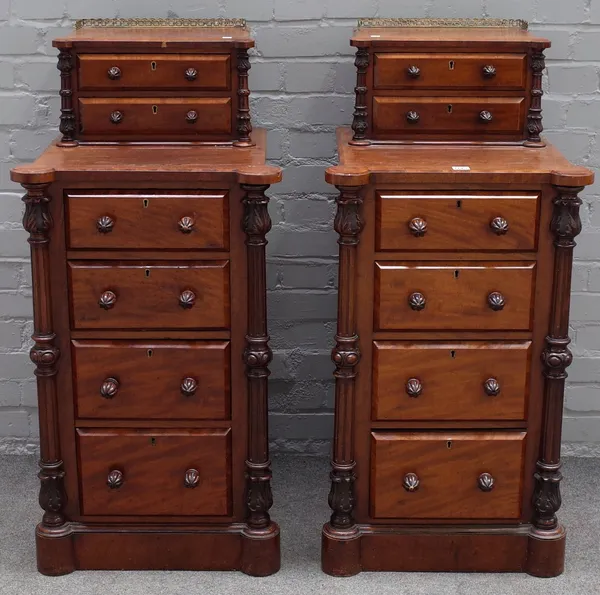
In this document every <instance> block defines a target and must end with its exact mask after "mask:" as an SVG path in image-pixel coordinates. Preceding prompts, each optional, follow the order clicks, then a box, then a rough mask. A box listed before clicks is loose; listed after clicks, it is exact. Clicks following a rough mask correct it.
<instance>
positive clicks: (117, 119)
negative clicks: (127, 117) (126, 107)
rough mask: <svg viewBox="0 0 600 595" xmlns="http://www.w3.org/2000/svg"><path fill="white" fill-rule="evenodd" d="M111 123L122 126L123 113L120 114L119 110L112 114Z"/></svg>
mask: <svg viewBox="0 0 600 595" xmlns="http://www.w3.org/2000/svg"><path fill="white" fill-rule="evenodd" d="M110 121H111V122H112V123H113V124H120V123H121V122H122V121H123V112H120V111H119V110H115V111H114V112H112V113H111V114H110Z"/></svg>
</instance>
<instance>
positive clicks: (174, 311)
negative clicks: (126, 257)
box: [68, 260, 230, 329]
mask: <svg viewBox="0 0 600 595" xmlns="http://www.w3.org/2000/svg"><path fill="white" fill-rule="evenodd" d="M68 272H69V293H70V299H71V322H72V326H73V328H76V329H97V328H110V329H121V328H129V329H162V328H164V329H168V328H173V329H178V328H180V329H227V328H228V327H229V319H230V304H229V299H230V298H229V261H227V260H223V261H203V262H195V263H192V264H162V263H156V262H146V263H144V262H140V263H138V262H131V263H127V264H122V263H118V264H114V263H111V262H99V263H98V262H93V263H89V262H70V263H69V268H68Z"/></svg>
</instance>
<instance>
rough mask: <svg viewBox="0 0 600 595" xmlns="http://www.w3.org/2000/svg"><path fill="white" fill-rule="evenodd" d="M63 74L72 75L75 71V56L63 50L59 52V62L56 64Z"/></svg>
mask: <svg viewBox="0 0 600 595" xmlns="http://www.w3.org/2000/svg"><path fill="white" fill-rule="evenodd" d="M56 67H57V68H58V70H60V72H61V74H70V73H71V70H72V69H73V56H72V54H71V52H70V51H69V50H65V49H62V50H60V51H59V52H58V62H57V64H56Z"/></svg>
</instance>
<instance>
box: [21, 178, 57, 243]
mask: <svg viewBox="0 0 600 595" xmlns="http://www.w3.org/2000/svg"><path fill="white" fill-rule="evenodd" d="M23 187H24V188H25V190H27V193H26V194H25V196H24V197H23V199H22V200H23V202H24V203H25V213H24V214H23V227H24V228H25V231H27V232H29V239H28V242H29V243H30V244H47V243H48V242H49V241H50V239H49V233H50V230H51V229H52V226H53V222H52V217H51V215H50V211H49V209H48V206H49V203H50V196H49V195H48V188H49V187H50V184H23Z"/></svg>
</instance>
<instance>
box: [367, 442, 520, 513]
mask: <svg viewBox="0 0 600 595" xmlns="http://www.w3.org/2000/svg"><path fill="white" fill-rule="evenodd" d="M525 437H526V434H525V432H464V433H463V432H406V433H404V432H402V433H400V432H398V433H394V432H389V433H386V432H373V433H372V434H371V515H372V516H373V517H374V518H410V519H517V518H519V517H520V515H521V492H522V475H523V471H522V469H523V457H524V448H525Z"/></svg>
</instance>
